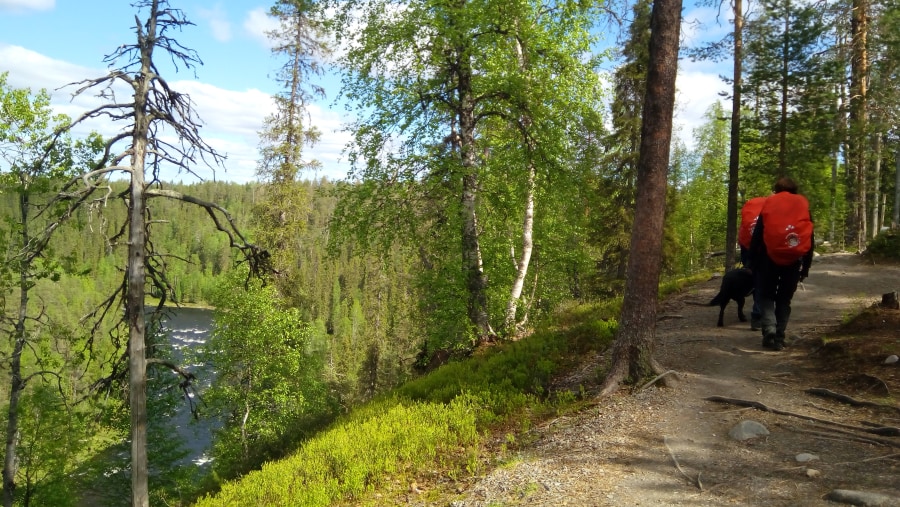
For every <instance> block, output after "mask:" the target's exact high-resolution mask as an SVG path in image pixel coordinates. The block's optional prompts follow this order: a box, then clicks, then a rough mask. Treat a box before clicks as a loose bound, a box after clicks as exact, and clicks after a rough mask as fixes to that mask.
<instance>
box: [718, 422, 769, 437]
mask: <svg viewBox="0 0 900 507" xmlns="http://www.w3.org/2000/svg"><path fill="white" fill-rule="evenodd" d="M768 434H769V430H768V429H766V427H765V426H763V425H762V424H761V423H758V422H756V421H751V420H749V419H747V420H744V421H741V422H739V423H737V424H736V425H735V426H734V427H733V428H731V430H729V431H728V436H730V437H731V438H733V439H735V440H749V439H751V438H756V437H760V436H765V435H768Z"/></svg>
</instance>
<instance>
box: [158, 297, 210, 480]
mask: <svg viewBox="0 0 900 507" xmlns="http://www.w3.org/2000/svg"><path fill="white" fill-rule="evenodd" d="M212 317H213V313H212V310H207V309H203V308H176V309H171V310H170V311H169V312H168V313H167V314H166V317H165V319H164V321H163V329H162V330H163V332H164V333H166V334H167V335H168V337H169V343H171V345H172V350H173V354H172V360H173V362H174V363H175V364H176V365H179V366H180V367H181V368H183V369H185V370H187V371H189V372H191V373H193V374H194V375H196V376H197V380H196V382H195V388H196V390H197V391H198V392H200V393H202V392H203V391H204V390H205V389H206V388H207V387H209V385H210V381H211V379H212V375H213V374H214V372H213V371H212V370H211V369H209V368H206V367H205V366H204V365H199V364H186V362H185V360H184V352H185V351H186V350H188V349H191V348H193V347H197V346H200V345H203V344H204V343H206V340H207V338H209V332H210V329H211V328H212ZM177 380H178V381H180V379H177ZM182 401H183V403H181V404H179V405H178V408H177V411H176V413H175V417H174V420H173V421H172V422H173V423H174V425H175V428H176V431H177V433H178V435H179V437H181V439H182V440H183V441H184V442H185V447H186V450H187V451H188V455H187V456H186V457H185V458H184V459H183V460H182V463H183V464H186V463H194V464H196V465H200V466H202V465H205V464H207V463H208V462H209V450H210V447H211V445H212V431H213V429H214V427H215V424H214V422H213V421H211V420H209V419H202V418H201V419H200V420H195V419H194V417H193V415H192V414H191V409H190V404H189V403H188V402H187V400H184V399H183V400H182ZM191 402H192V403H194V404H195V405H197V404H200V405H199V406H200V408H201V409H202V402H201V401H200V399H199V398H198V397H197V396H196V395H195V394H194V393H191Z"/></svg>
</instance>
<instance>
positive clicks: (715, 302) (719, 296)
mask: <svg viewBox="0 0 900 507" xmlns="http://www.w3.org/2000/svg"><path fill="white" fill-rule="evenodd" d="M724 297H725V296H723V295H722V293H721V292H720V293H718V294H716V297H714V298H712V300H710V302H709V303H706V306H719V305H721V304H722V298H724Z"/></svg>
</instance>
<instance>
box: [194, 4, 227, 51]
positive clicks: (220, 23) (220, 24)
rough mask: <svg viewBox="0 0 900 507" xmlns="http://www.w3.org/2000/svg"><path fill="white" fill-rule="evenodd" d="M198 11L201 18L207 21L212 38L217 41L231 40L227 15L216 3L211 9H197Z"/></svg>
mask: <svg viewBox="0 0 900 507" xmlns="http://www.w3.org/2000/svg"><path fill="white" fill-rule="evenodd" d="M198 13H199V15H200V17H201V18H203V19H205V20H206V21H207V22H209V28H210V30H211V31H212V35H213V38H214V39H216V40H217V41H219V42H228V41H230V40H231V37H232V34H231V23H229V22H228V17H227V15H226V14H225V12H224V11H223V10H222V7H221V6H220V5H218V4H217V5H216V6H215V7H214V8H212V9H199V10H198Z"/></svg>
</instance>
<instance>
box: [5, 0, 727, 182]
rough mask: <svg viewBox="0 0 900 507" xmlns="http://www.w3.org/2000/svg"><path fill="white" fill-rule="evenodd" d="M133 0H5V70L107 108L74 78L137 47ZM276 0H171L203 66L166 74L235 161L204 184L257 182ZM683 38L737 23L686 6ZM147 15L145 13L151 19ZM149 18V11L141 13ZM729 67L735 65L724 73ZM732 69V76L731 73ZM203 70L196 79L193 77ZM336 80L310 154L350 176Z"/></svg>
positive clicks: (685, 74) (701, 98) (704, 94)
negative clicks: (124, 48)
mask: <svg viewBox="0 0 900 507" xmlns="http://www.w3.org/2000/svg"><path fill="white" fill-rule="evenodd" d="M131 3H132V2H131V1H128V0H90V1H84V0H0V72H9V76H8V83H9V85H10V86H12V87H15V88H31V89H32V90H33V91H37V90H39V89H41V88H45V89H47V90H48V91H50V92H51V94H52V100H53V107H54V109H55V110H57V111H58V112H62V113H65V114H68V115H69V116H70V117H73V118H75V117H78V116H79V115H80V114H81V113H82V112H84V111H86V110H88V109H90V108H92V107H95V106H96V105H97V104H98V102H96V99H94V98H93V97H92V96H91V95H90V94H86V95H83V96H81V97H79V98H76V99H75V100H71V92H72V91H73V90H74V88H73V87H69V88H64V89H62V90H57V89H58V88H60V87H63V86H64V85H66V84H69V83H71V82H75V81H79V80H83V79H88V78H96V77H100V76H103V75H104V74H105V73H106V68H105V65H104V63H103V58H104V56H105V55H107V54H110V53H112V52H113V51H115V49H116V48H117V47H118V46H120V45H121V44H132V43H134V31H133V30H134V25H135V21H134V19H135V14H137V11H136V9H134V8H133V7H131ZM272 3H273V2H272V1H271V0H269V1H262V0H228V1H224V0H223V1H220V2H210V1H199V0H171V2H170V5H171V6H172V7H174V8H178V9H181V10H182V11H183V12H184V13H185V15H186V17H187V18H188V19H189V20H190V21H191V22H193V23H194V24H195V26H187V27H185V28H184V30H183V31H182V32H181V33H175V34H173V35H174V36H175V37H176V38H177V39H178V40H179V41H180V42H181V43H182V44H183V45H184V46H186V47H188V48H191V49H194V50H196V51H197V53H198V54H199V57H200V59H201V60H202V61H203V65H202V66H198V67H197V68H196V69H195V70H194V72H189V71H181V72H179V73H177V74H173V73H166V72H165V71H163V73H164V77H165V78H166V79H167V80H168V81H169V83H170V85H172V86H173V87H174V88H175V89H177V90H179V91H181V92H184V93H188V94H189V95H190V96H191V98H192V99H193V101H194V102H195V104H196V106H197V109H198V112H199V115H200V117H201V119H202V120H203V122H204V127H203V131H202V132H203V136H204V139H205V140H206V141H207V142H208V143H209V144H211V145H212V146H213V147H214V148H215V149H216V150H218V151H219V152H221V153H223V154H226V155H227V157H228V158H227V160H226V162H225V167H224V169H222V168H219V169H218V170H217V171H216V172H215V174H213V172H212V171H211V170H209V169H207V168H205V167H200V168H198V169H197V172H198V173H199V174H200V175H201V176H202V177H203V178H204V179H213V178H215V179H218V180H227V181H236V182H241V183H243V182H247V181H252V180H254V179H255V176H254V172H255V168H256V160H257V145H258V139H257V132H258V131H259V130H260V129H261V128H262V123H263V119H264V118H265V117H266V115H267V114H269V113H270V112H271V111H272V110H273V105H272V101H271V94H272V93H274V92H276V91H277V90H278V86H277V84H276V83H275V82H274V81H273V80H272V79H271V78H270V76H272V75H274V72H275V71H276V70H277V69H278V67H280V65H281V62H280V61H279V60H277V59H276V58H275V57H274V56H273V55H272V54H271V51H270V47H269V44H268V40H267V39H266V37H265V34H264V32H265V30H270V29H272V28H273V27H274V26H275V25H274V23H273V21H272V19H271V18H269V17H268V16H267V12H268V10H269V7H270V6H271V5H272ZM686 8H687V9H688V11H687V12H686V13H685V20H686V22H685V23H684V28H683V35H684V38H685V39H686V41H687V42H691V41H692V40H693V39H695V38H696V37H698V34H702V35H703V36H704V37H712V36H718V35H717V34H719V33H721V32H724V31H727V30H728V26H727V25H726V26H717V25H716V24H715V23H710V22H707V23H706V24H703V25H702V26H699V27H698V25H696V24H695V23H693V22H692V21H693V20H695V19H698V18H699V19H712V16H714V15H715V13H710V12H707V11H702V10H693V9H691V8H689V7H688V6H687V4H686ZM142 14H143V13H142ZM141 18H142V21H143V15H142V16H141ZM722 68H723V67H722V65H721V64H720V65H713V64H710V63H698V64H693V63H691V62H688V61H683V62H682V65H681V67H680V68H679V74H678V83H677V85H678V90H679V91H678V106H677V112H676V119H675V120H676V128H677V129H679V130H680V133H679V135H680V136H681V137H682V139H683V140H684V141H685V142H687V143H688V145H691V143H692V140H691V137H692V135H691V132H692V129H693V128H695V127H696V126H697V125H699V123H700V121H701V118H702V115H703V113H704V111H706V109H707V108H708V107H709V106H710V104H712V103H713V102H714V101H716V100H719V97H718V95H717V94H718V92H719V91H721V90H724V89H725V85H724V84H723V83H722V82H721V80H720V79H719V78H718V74H720V73H722V72H723V71H722ZM725 68H726V69H727V68H728V67H725ZM726 72H727V70H726ZM195 73H196V76H195V75H194V74H195ZM338 83H339V81H338V80H337V79H334V78H332V79H324V80H323V81H321V82H320V84H322V85H324V86H325V88H326V92H327V95H328V96H327V97H326V99H324V100H321V101H319V102H317V103H315V104H313V105H312V107H311V109H310V114H311V117H312V123H313V124H314V125H316V126H317V127H318V129H319V130H320V131H321V132H322V140H321V142H320V143H319V144H318V145H316V146H315V147H313V148H312V149H309V150H307V152H306V154H307V156H309V157H311V158H315V159H317V160H319V161H320V162H321V163H322V170H321V171H319V172H318V173H317V174H316V175H311V174H309V175H307V176H308V177H313V176H316V177H318V176H326V177H329V178H333V179H334V178H342V177H344V176H345V175H346V173H347V169H348V167H347V165H346V162H345V161H343V160H342V157H341V150H342V148H343V147H344V145H345V144H346V142H347V141H348V140H349V135H348V134H347V133H346V132H343V131H342V124H343V123H344V122H345V121H347V120H349V118H346V117H344V116H343V115H344V114H345V113H344V112H343V107H342V106H340V105H335V104H333V100H334V97H336V96H337V94H338V91H339V90H338V88H337V86H338ZM90 129H96V130H98V131H99V132H100V133H101V134H107V135H108V134H111V133H112V132H113V131H114V130H110V129H111V127H110V126H109V125H102V124H89V125H87V126H86V127H85V129H84V130H83V131H82V132H80V133H86V132H87V131H88V130H90ZM164 177H165V178H166V179H170V180H174V181H178V180H184V181H185V182H190V181H192V180H193V178H191V177H190V176H188V175H176V174H171V175H164Z"/></svg>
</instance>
